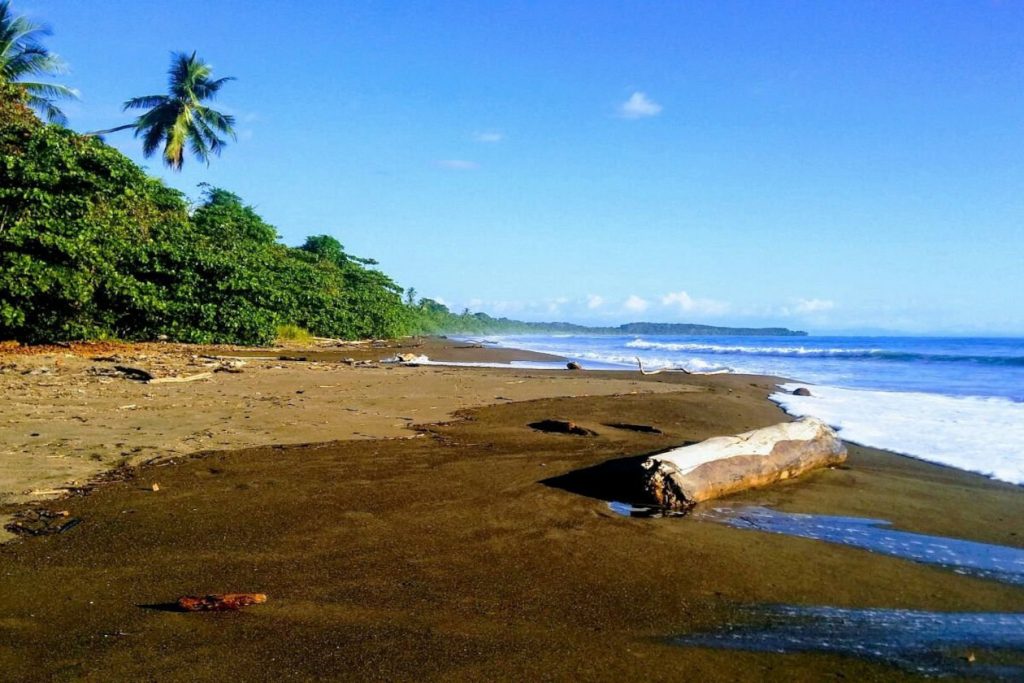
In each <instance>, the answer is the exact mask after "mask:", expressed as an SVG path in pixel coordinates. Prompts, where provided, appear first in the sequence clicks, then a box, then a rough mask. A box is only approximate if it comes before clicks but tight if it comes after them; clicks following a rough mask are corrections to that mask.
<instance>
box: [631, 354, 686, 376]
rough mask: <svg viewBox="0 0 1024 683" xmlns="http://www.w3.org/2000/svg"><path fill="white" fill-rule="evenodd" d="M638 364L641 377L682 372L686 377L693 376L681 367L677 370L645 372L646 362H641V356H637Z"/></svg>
mask: <svg viewBox="0 0 1024 683" xmlns="http://www.w3.org/2000/svg"><path fill="white" fill-rule="evenodd" d="M636 364H637V365H639V366H640V374H641V375H657V374H658V373H659V372H681V373H683V374H684V375H689V374H692V373H691V372H690V371H689V370H687V369H686V368H684V367H681V366H680V367H675V368H660V369H658V370H644V362H643V361H642V360H640V356H636Z"/></svg>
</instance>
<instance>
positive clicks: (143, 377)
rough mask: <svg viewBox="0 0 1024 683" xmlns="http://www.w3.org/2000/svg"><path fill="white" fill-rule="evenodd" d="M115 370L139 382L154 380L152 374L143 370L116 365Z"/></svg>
mask: <svg viewBox="0 0 1024 683" xmlns="http://www.w3.org/2000/svg"><path fill="white" fill-rule="evenodd" d="M114 369H115V370H117V371H118V372H120V373H121V374H122V375H124V376H125V377H126V378H128V379H134V380H137V381H139V382H151V381H153V379H154V375H153V373H152V372H149V371H148V370H143V369H142V368H133V367H131V366H128V365H115V366H114Z"/></svg>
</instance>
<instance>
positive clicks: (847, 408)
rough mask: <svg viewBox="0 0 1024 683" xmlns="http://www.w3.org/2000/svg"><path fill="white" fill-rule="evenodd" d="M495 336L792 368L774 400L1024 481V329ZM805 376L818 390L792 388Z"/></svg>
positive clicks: (578, 352) (606, 356)
mask: <svg viewBox="0 0 1024 683" xmlns="http://www.w3.org/2000/svg"><path fill="white" fill-rule="evenodd" d="M485 341H487V342H489V343H494V344H496V345H499V346H506V347H512V348H521V349H530V350H533V351H542V352H547V353H553V354H557V355H560V356H564V357H566V358H570V359H573V360H576V361H578V362H580V363H581V364H582V365H583V366H584V367H587V368H591V369H619V370H624V369H636V358H637V357H639V358H640V359H641V360H643V362H644V367H645V368H649V369H657V368H659V367H684V368H686V369H688V370H690V371H692V372H735V373H749V374H760V375H774V376H777V377H782V378H786V379H787V380H789V381H787V382H784V383H781V384H780V386H779V390H778V391H777V392H776V393H774V394H773V395H772V399H773V400H775V401H776V402H777V403H779V405H780V406H782V407H783V408H784V409H785V410H786V411H787V412H789V413H790V414H791V415H793V416H797V417H801V416H804V415H814V416H816V417H818V418H821V419H822V420H824V421H825V422H827V423H829V424H831V425H832V426H833V427H835V428H836V429H838V430H839V433H840V435H841V436H842V437H843V438H844V439H846V440H847V441H851V442H854V443H859V444H861V445H865V446H874V447H877V448H884V449H887V450H891V451H895V452H897V453H902V454H904V455H909V456H913V457H916V458H920V459H923V460H928V461H931V462H936V463H940V464H944V465H949V466H952V467H957V468H960V469H964V470H969V471H972V472H978V473H981V474H984V475H987V476H990V477H993V478H996V479H1000V480H1003V481H1007V482H1011V483H1014V484H1021V485H1024V339H1017V338H952V337H947V338H939V337H816V336H808V337H746V336H743V337H732V336H715V337H691V336H687V337H674V336H653V335H651V336H632V335H631V336H598V335H594V336H584V335H509V336H490V337H487V338H486V340H485ZM798 386H807V387H808V388H809V389H810V390H811V396H809V397H801V396H794V395H792V390H793V389H795V388H796V387H798Z"/></svg>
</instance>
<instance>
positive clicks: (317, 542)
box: [0, 339, 1024, 681]
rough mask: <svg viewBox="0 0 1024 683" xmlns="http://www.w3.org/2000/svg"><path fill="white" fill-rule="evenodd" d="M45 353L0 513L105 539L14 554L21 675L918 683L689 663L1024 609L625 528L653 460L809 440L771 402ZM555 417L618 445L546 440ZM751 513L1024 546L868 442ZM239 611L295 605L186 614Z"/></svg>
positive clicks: (792, 543)
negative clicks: (640, 465) (240, 603)
mask: <svg viewBox="0 0 1024 683" xmlns="http://www.w3.org/2000/svg"><path fill="white" fill-rule="evenodd" d="M45 351H46V352H45V353H33V354H26V353H18V352H16V351H15V352H6V353H3V354H0V367H2V368H3V369H4V371H3V373H2V374H0V389H2V391H3V392H4V396H5V399H4V412H3V420H2V422H0V444H2V445H3V451H4V452H3V453H2V454H0V496H2V497H0V504H2V508H0V511H3V512H5V513H7V514H8V515H13V514H24V513H25V511H26V510H39V509H44V510H50V511H61V512H64V511H66V512H67V515H68V518H74V519H78V520H81V523H80V524H78V525H77V526H74V527H73V528H71V529H69V530H68V531H66V532H64V533H56V534H50V535H40V536H36V537H25V536H22V537H20V538H16V539H14V540H13V542H10V543H7V544H5V545H2V546H0V595H2V596H4V597H3V610H2V614H0V678H2V679H3V680H96V681H104V680H209V679H213V678H219V677H222V676H223V675H224V672H228V671H230V672H231V675H232V676H235V677H238V678H242V679H246V680H249V679H252V680H263V679H268V678H275V679H287V680H313V679H335V680H337V679H342V680H367V679H370V680H374V679H379V680H437V679H443V680H496V679H508V680H511V679H518V680H566V679H570V678H571V679H586V680H623V679H627V680H666V681H669V680H673V681H674V680H680V679H687V680H780V681H781V680H787V681H789V680H829V679H832V678H846V679H854V680H895V679H900V678H904V677H905V678H913V677H914V674H912V673H910V672H907V671H905V670H902V669H899V668H894V667H892V666H888V665H886V664H883V663H880V662H875V661H870V660H863V659H855V658H851V657H843V656H839V655H834V654H811V653H804V654H787V655H778V654H769V653H755V652H737V651H722V650H711V649H706V648H697V647H679V646H676V645H673V644H671V643H670V642H669V639H670V638H671V637H672V636H675V635H678V634H685V633H689V632H692V631H694V630H698V629H704V628H709V627H713V626H715V625H719V624H724V623H728V622H729V621H730V620H732V619H733V618H734V617H735V615H736V614H737V612H739V611H741V610H742V609H743V608H745V607H747V606H751V605H764V604H793V605H807V606H814V605H829V606H835V607H885V608H904V609H916V610H935V611H973V612H984V611H994V612H1020V611H1024V590H1021V588H1020V587H1014V586H1012V585H1007V584H1005V583H1000V582H997V581H991V580H984V579H980V578H974V577H969V576H961V575H957V574H955V573H953V572H951V571H948V570H946V569H942V568H937V567H934V566H928V565H924V564H918V563H913V562H909V561H906V560H902V559H896V558H892V557H885V556H883V555H879V554H874V553H869V552H866V551H863V550H858V549H855V548H849V547H843V546H838V545H830V544H825V543H821V542H818V541H814V540H809V539H801V538H792V537H788V536H782V535H772V534H765V533H762V532H759V531H755V530H744V529H736V528H730V527H728V526H724V525H721V524H715V523H711V522H708V521H702V520H701V519H700V518H699V516H691V517H688V518H681V519H678V518H666V519H639V518H630V517H622V516H619V515H617V514H615V513H614V512H612V511H611V510H610V509H609V506H608V503H609V502H610V501H626V502H637V503H639V502H643V501H642V500H641V498H642V496H641V494H640V492H639V491H638V487H637V482H636V480H635V474H634V473H635V470H636V468H635V464H636V462H637V459H638V458H640V457H642V456H643V455H644V454H646V453H650V452H653V451H657V450H659V449H664V448H668V447H672V446H678V445H680V444H684V443H689V442H694V441H698V440H701V439H705V438H708V437H710V436H715V435H719V434H732V433H737V432H741V431H745V430H749V429H753V428H757V427H761V426H766V425H770V424H774V423H777V422H780V421H784V420H787V419H788V417H787V416H786V415H785V414H784V413H783V412H782V411H781V410H779V408H778V407H777V406H775V405H774V404H773V403H772V402H770V401H769V400H768V399H767V396H768V394H769V393H770V392H771V391H772V389H773V387H774V386H775V382H776V380H774V379H772V378H766V377H755V376H743V375H715V376H699V375H682V374H669V373H665V374H659V375H655V376H642V375H640V374H639V373H636V372H593V371H586V370H584V371H582V372H570V371H553V370H532V369H531V370H526V369H521V368H512V367H510V368H497V369H495V368H469V367H443V366H425V367H404V366H395V365H392V364H381V363H378V362H376V361H378V360H379V359H381V358H386V357H388V356H393V355H394V354H395V353H406V352H409V353H415V354H417V355H420V354H424V355H427V356H429V357H430V358H431V359H435V360H456V361H470V362H508V361H512V360H542V359H543V358H542V357H540V356H538V355H536V354H530V353H525V352H517V351H513V350H496V349H491V348H487V347H480V346H478V345H473V344H466V343H461V342H454V341H449V340H443V339H441V340H413V341H409V340H406V341H402V342H397V343H391V344H381V345H376V346H375V345H372V344H360V345H352V346H344V347H336V348H320V349H295V348H288V349H273V350H269V351H243V350H239V349H237V348H223V347H221V348H210V347H203V348H198V347H188V346H175V345H158V344H154V345H141V346H131V347H119V346H111V347H82V348H75V349H49V350H45ZM237 356H247V358H246V361H245V364H244V365H241V364H234V365H232V363H234V361H236V360H237V358H235V357H237ZM211 357H213V358H211ZM228 357H231V358H228ZM111 359H112V360H111ZM346 360H348V361H349V362H345V361H346ZM555 360H557V359H555ZM361 361H365V362H366V364H361ZM115 366H127V367H133V368H141V369H145V370H146V371H148V372H150V373H152V374H153V375H155V376H159V377H187V376H190V375H195V374H199V373H205V372H210V373H212V374H211V376H210V377H208V378H203V379H199V380H196V381H191V382H185V383H166V384H145V383H141V382H138V381H134V380H132V379H130V378H127V377H125V376H124V375H123V373H121V374H119V373H118V372H117V371H113V370H112V369H113V368H114V367H115ZM218 369H221V370H224V371H217V370H218ZM229 369H230V370H229ZM231 370H234V371H231ZM238 370H241V372H237V371H238ZM549 418H557V419H567V420H572V421H574V422H576V423H577V424H579V425H581V426H583V427H586V428H588V429H591V430H593V431H594V432H596V436H592V437H576V436H571V435H565V434H551V433H545V432H542V431H538V430H536V429H532V428H531V427H530V426H529V425H530V424H531V423H534V422H537V421H539V420H544V419H549ZM622 423H630V424H638V425H647V426H651V427H655V428H656V429H657V430H658V432H640V431H634V430H630V429H623V428H621V427H617V426H613V425H621V424H622ZM112 470H114V472H115V475H114V476H111V475H110V474H109V473H110V472H111V471H112ZM104 473H107V474H106V475H105V474H104ZM103 479H106V481H103V482H102V483H98V484H92V483H91V482H96V481H98V480H103ZM154 484H157V485H158V486H157V488H158V490H153V489H154V486H153V485H154ZM61 490H69V491H70V492H69V493H67V494H61V493H59V492H60V491H61ZM728 501H729V502H730V503H750V504H757V505H768V506H771V507H773V508H776V509H779V510H783V511H794V512H809V513H822V514H837V515H855V516H864V517H874V518H882V519H886V520H889V521H891V522H892V523H893V524H894V526H896V527H898V528H900V529H903V530H907V531H914V532H920V533H926V534H936V535H943V536H950V537H955V538H961V539H968V540H975V541H981V542H986V543H995V544H1001V545H1005V546H1012V547H1016V548H1020V547H1024V495H1022V493H1021V490H1020V488H1019V487H1015V486H1011V485H1007V484H1001V483H998V482H994V481H991V480H988V479H986V478H984V477H981V476H978V475H973V474H969V473H965V472H961V471H958V470H953V469H950V468H944V467H939V466H935V465H930V464H927V463H924V462H920V461H916V460H912V459H909V458H906V457H902V456H898V455H894V454H891V453H886V452H884V451H878V450H872V449H866V448H860V447H857V446H851V447H850V458H849V460H848V462H847V464H846V465H845V466H843V467H841V468H836V469H828V470H821V471H818V472H814V473H812V474H810V475H808V476H805V477H802V478H800V479H799V480H796V481H789V482H786V483H784V484H781V485H777V486H774V487H771V488H766V489H762V490H758V491H752V492H748V493H745V494H741V495H738V496H733V497H731V498H729V499H728ZM235 591H253V592H261V593H266V594H267V595H268V596H269V599H268V601H267V603H266V604H264V605H258V606H255V607H253V608H250V609H248V610H245V611H242V612H237V613H222V614H182V613H177V612H174V611H172V610H170V609H169V607H168V606H169V605H170V604H172V603H173V602H174V601H175V600H176V599H177V598H178V597H179V596H181V595H186V594H205V593H214V592H235ZM974 654H976V656H977V659H978V661H980V662H984V661H987V660H993V661H995V660H998V659H999V658H1000V657H1002V658H1004V659H1005V658H1006V657H1011V660H1012V657H1013V656H1011V655H1006V654H1005V653H1002V654H1000V653H987V652H977V653H974ZM962 655H963V656H964V657H967V656H968V653H962ZM1000 661H1001V660H1000ZM1013 661H1015V662H1016V663H1018V664H1019V663H1021V662H1020V658H1019V657H1018V658H1017V659H1016V660H1013Z"/></svg>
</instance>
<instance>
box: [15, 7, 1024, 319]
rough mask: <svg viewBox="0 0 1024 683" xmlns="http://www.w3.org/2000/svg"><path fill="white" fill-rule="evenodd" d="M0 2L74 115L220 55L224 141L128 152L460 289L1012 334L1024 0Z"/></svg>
mask: <svg viewBox="0 0 1024 683" xmlns="http://www.w3.org/2000/svg"><path fill="white" fill-rule="evenodd" d="M14 8H15V10H16V11H18V12H20V13H26V14H29V15H30V16H31V17H33V18H35V19H37V20H43V21H45V22H47V23H48V24H50V25H51V27H52V28H53V30H54V35H53V36H52V37H51V38H50V39H49V41H48V45H49V46H50V47H51V49H53V50H54V51H55V52H57V53H59V54H60V55H61V56H63V57H64V58H65V59H66V61H67V62H68V63H69V64H70V66H71V72H70V73H69V74H68V75H67V76H65V77H64V79H63V80H64V81H65V82H67V83H68V84H69V85H72V86H74V87H76V88H78V89H79V90H80V91H81V93H82V98H81V101H79V102H77V103H73V104H69V105H68V106H67V107H66V108H65V109H66V111H67V112H68V114H69V117H70V119H71V125H72V127H73V128H76V129H78V130H82V131H86V130H93V129H97V128H106V127H111V126H113V125H117V124H120V123H126V122H128V121H129V120H130V118H129V117H128V116H127V115H126V114H123V113H121V111H120V104H121V103H122V102H123V101H124V100H126V99H128V98H129V97H133V96H138V95H143V94H150V93H158V92H161V91H162V90H163V88H164V84H165V71H166V69H167V66H168V62H169V53H170V52H171V51H172V50H193V49H194V50H197V51H198V53H199V54H200V56H202V57H203V58H205V59H206V60H207V61H209V62H210V63H211V64H213V66H214V68H215V73H216V74H218V75H232V76H236V77H237V78H238V80H237V82H233V83H231V84H229V85H228V86H226V87H225V89H224V90H223V95H222V98H221V99H220V100H219V105H220V106H221V108H222V109H224V110H225V111H229V112H231V113H233V114H234V115H235V116H236V117H237V118H238V126H237V127H238V130H239V139H238V141H237V143H236V144H233V145H232V146H231V147H229V148H228V149H227V150H226V151H225V153H224V155H223V157H222V158H220V159H217V160H215V161H214V162H213V163H212V164H211V165H210V166H209V167H206V166H204V165H201V164H198V163H195V162H193V163H188V162H186V169H185V171H184V172H182V173H180V174H174V173H171V172H169V171H166V170H164V169H163V168H162V167H161V166H160V165H159V164H158V163H157V162H156V160H152V161H149V162H147V164H148V168H149V169H150V171H151V172H153V173H154V174H157V175H160V176H162V177H164V178H165V179H166V181H167V182H168V183H169V184H171V185H173V186H175V187H179V188H181V189H183V190H185V191H187V192H189V193H191V194H193V195H194V194H196V184H197V183H199V182H209V183H213V184H215V185H218V186H221V187H224V188H227V189H229V190H231V191H234V192H236V193H238V194H240V195H241V196H242V197H243V198H244V199H245V200H246V201H247V202H249V203H251V204H253V205H254V206H255V207H256V208H257V209H258V210H259V211H260V212H261V214H263V215H264V216H265V217H266V218H267V219H268V221H269V222H271V223H273V224H274V225H276V226H277V227H278V229H279V231H280V233H281V235H282V238H283V239H284V241H286V242H287V243H289V244H297V243H300V242H301V241H302V239H303V238H304V237H305V236H306V235H309V234H319V233H328V234H331V235H334V236H335V237H337V238H338V239H340V240H341V242H342V243H343V244H344V245H345V246H346V248H347V249H348V250H349V251H351V252H353V253H355V254H358V255H360V256H368V257H373V258H376V259H378V260H379V261H380V264H381V268H382V269H383V270H385V271H386V272H387V273H389V274H390V275H392V276H393V277H394V278H395V279H396V280H397V281H398V282H399V283H400V284H402V285H403V286H410V285H411V286H414V287H416V289H417V290H418V291H419V293H420V294H421V295H424V296H431V297H435V298H439V299H441V300H443V301H445V302H446V303H448V304H449V305H450V306H452V307H453V308H455V309H459V310H461V308H462V307H464V306H468V307H470V308H472V309H473V310H483V311H486V312H488V313H491V314H495V315H508V316H510V317H517V318H522V319H530V320H551V319H562V320H573V321H578V322H592V323H600V324H605V323H620V322H626V321H631V320H657V321H680V322H704V323H713V324H715V323H717V324H734V325H786V326H790V327H798V328H802V329H809V330H811V331H812V332H822V333H823V332H843V331H848V332H863V331H868V332H882V331H895V332H904V333H982V332H991V333H1000V334H1022V333H1024V3H1022V2H1009V1H1007V2H987V1H979V2H967V1H966V0H964V1H958V2H910V1H908V2H890V1H884V2H853V1H851V2H770V1H756V2H715V3H711V2H687V3H683V2H679V3H668V2H651V3H645V2H616V3H610V2H592V1H588V2H585V3H584V2H576V3H574V2H561V3H555V2H502V3H499V2H458V3H456V2H451V3H436V4H433V5H430V4H428V3H396V2H313V1H309V2H292V3H284V2H262V1H246V2H242V1H240V0H236V1H227V0H205V1H193V0H176V1H174V2H161V1H158V0H148V1H146V2H138V1H137V0H130V1H129V0H97V1H96V2H79V1H77V0H15V2H14ZM108 141H109V142H110V143H111V144H114V145H116V146H117V147H118V148H120V149H122V150H123V151H125V152H126V153H128V154H129V155H130V156H132V157H133V158H136V159H139V160H141V156H140V154H139V144H138V143H137V142H136V141H135V140H133V139H132V137H131V134H130V132H129V133H120V134H117V135H112V136H110V137H109V138H108Z"/></svg>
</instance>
